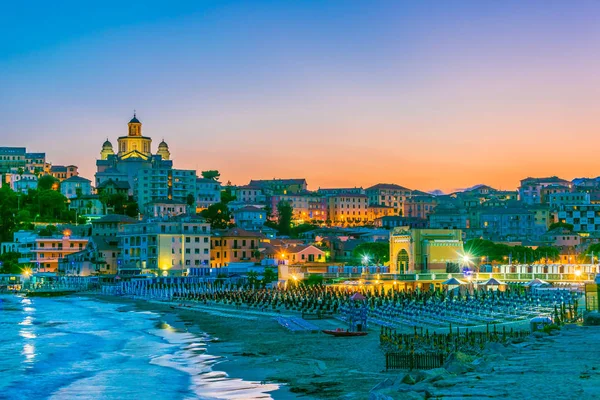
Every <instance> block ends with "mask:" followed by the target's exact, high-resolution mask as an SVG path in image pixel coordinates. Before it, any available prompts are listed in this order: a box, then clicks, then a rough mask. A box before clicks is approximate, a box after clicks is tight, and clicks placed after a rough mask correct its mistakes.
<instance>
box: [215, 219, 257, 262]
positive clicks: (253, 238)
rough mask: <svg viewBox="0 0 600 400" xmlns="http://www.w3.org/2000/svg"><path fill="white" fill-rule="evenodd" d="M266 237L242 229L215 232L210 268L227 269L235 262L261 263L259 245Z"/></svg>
mask: <svg viewBox="0 0 600 400" xmlns="http://www.w3.org/2000/svg"><path fill="white" fill-rule="evenodd" d="M263 238H264V235H262V234H260V233H256V232H250V231H246V230H244V229H240V228H232V229H228V230H221V231H218V230H217V231H213V235H212V238H211V248H210V266H211V267H212V268H222V267H227V266H228V265H229V264H230V263H235V262H259V261H260V252H259V250H258V248H259V243H260V241H261V239H263Z"/></svg>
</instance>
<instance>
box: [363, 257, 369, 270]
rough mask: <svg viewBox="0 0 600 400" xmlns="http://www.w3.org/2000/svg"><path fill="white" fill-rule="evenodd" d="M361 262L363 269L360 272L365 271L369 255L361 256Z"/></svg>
mask: <svg viewBox="0 0 600 400" xmlns="http://www.w3.org/2000/svg"><path fill="white" fill-rule="evenodd" d="M362 262H363V271H362V273H363V274H364V273H365V269H366V268H367V267H368V266H369V256H368V255H366V254H365V255H364V256H363V258H362Z"/></svg>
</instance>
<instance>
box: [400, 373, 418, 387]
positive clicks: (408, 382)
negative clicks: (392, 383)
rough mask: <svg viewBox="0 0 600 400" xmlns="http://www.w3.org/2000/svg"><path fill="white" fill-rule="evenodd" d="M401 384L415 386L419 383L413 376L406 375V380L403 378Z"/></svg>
mask: <svg viewBox="0 0 600 400" xmlns="http://www.w3.org/2000/svg"><path fill="white" fill-rule="evenodd" d="M401 382H402V383H404V384H406V385H414V384H415V383H417V381H416V380H415V378H414V377H413V376H412V375H411V374H406V375H404V378H402V381H401Z"/></svg>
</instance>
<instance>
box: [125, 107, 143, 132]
mask: <svg viewBox="0 0 600 400" xmlns="http://www.w3.org/2000/svg"><path fill="white" fill-rule="evenodd" d="M127 125H128V126H129V136H142V123H141V122H140V120H139V119H137V117H136V116H135V110H133V118H131V121H129V123H128V124H127Z"/></svg>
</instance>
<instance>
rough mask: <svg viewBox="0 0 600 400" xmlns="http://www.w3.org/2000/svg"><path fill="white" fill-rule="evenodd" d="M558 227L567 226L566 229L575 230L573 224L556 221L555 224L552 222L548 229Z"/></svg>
mask: <svg viewBox="0 0 600 400" xmlns="http://www.w3.org/2000/svg"><path fill="white" fill-rule="evenodd" d="M556 228H565V229H566V230H568V231H570V232H573V228H574V226H573V225H572V224H567V223H566V222H554V223H553V224H550V226H549V227H548V230H549V231H551V230H553V229H556Z"/></svg>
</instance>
